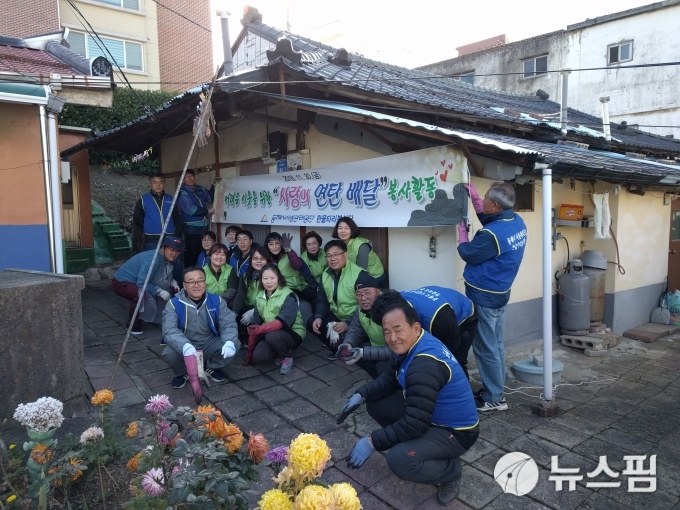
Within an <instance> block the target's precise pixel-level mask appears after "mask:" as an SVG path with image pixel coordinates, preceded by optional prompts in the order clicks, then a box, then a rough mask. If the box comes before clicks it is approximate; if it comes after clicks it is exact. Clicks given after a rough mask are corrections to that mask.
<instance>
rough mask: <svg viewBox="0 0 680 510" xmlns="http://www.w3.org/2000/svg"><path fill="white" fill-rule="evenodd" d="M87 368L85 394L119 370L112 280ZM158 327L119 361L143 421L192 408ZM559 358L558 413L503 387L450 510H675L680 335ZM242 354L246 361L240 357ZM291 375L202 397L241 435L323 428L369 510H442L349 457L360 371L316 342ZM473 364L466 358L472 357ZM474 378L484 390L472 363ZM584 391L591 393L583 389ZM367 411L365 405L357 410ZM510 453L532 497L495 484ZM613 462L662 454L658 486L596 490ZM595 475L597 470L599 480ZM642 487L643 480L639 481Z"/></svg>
mask: <svg viewBox="0 0 680 510" xmlns="http://www.w3.org/2000/svg"><path fill="white" fill-rule="evenodd" d="M82 301H83V320H84V338H83V342H84V352H85V372H86V374H87V378H88V381H89V383H88V385H89V387H88V390H87V391H88V392H90V393H89V394H90V395H91V391H92V390H93V389H95V390H96V389H101V388H105V387H107V386H108V384H109V378H110V375H111V372H112V369H113V366H114V364H115V362H116V359H117V357H118V354H119V352H120V348H121V346H122V342H123V339H124V337H125V329H124V325H125V323H126V322H127V314H128V302H126V301H124V300H123V299H122V298H119V297H118V296H116V295H114V294H113V292H112V291H111V288H110V281H106V280H104V281H98V282H97V281H95V282H88V283H87V287H86V289H85V290H84V291H83V293H82ZM159 339H160V327H159V326H154V325H148V324H147V325H145V331H144V334H143V335H140V336H131V337H130V340H129V342H128V344H127V347H126V349H125V353H124V355H123V363H122V364H121V366H120V368H119V369H118V371H117V374H116V377H115V378H114V380H113V384H112V388H111V389H113V390H114V391H115V394H116V398H115V400H114V404H115V405H116V406H117V410H118V411H119V412H120V413H122V415H123V417H124V419H136V418H139V417H140V416H142V415H143V414H144V413H143V405H144V402H145V400H146V399H147V398H148V397H149V396H151V395H155V394H157V393H165V394H167V395H169V396H170V399H171V401H172V402H173V404H175V405H189V406H193V405H194V403H193V396H192V395H191V389H190V387H189V385H186V386H185V387H184V388H182V389H181V390H173V389H172V388H170V380H171V379H172V372H171V370H170V369H169V368H168V367H167V365H166V364H165V362H164V361H163V359H162V358H161V356H160V354H161V351H162V348H161V347H160V345H159ZM532 347H535V344H534V345H531V346H525V347H524V352H521V351H518V352H514V353H509V355H508V357H509V359H508V365H510V364H511V361H512V360H514V359H521V358H527V357H530V356H529V355H528V353H529V352H530V351H531V348H532ZM554 350H555V353H554V354H555V357H556V358H558V359H560V361H562V362H563V363H564V364H565V370H564V372H563V374H562V381H561V382H560V383H559V386H558V387H557V389H556V391H555V396H556V402H557V404H558V405H559V406H560V412H559V413H558V415H557V416H556V417H554V418H550V419H546V418H540V417H538V416H536V415H534V414H532V412H531V410H530V405H531V404H532V403H535V402H537V401H538V398H539V395H540V393H541V391H542V390H541V389H540V388H528V387H527V385H523V386H522V385H521V383H519V382H517V381H514V380H513V379H511V378H509V379H508V381H507V387H506V389H507V394H506V397H507V400H508V403H509V405H510V408H509V409H508V410H507V411H505V412H498V411H496V412H492V413H491V414H490V415H489V414H485V415H482V416H480V420H481V424H480V431H481V432H480V437H479V440H478V441H477V443H476V444H475V445H474V446H473V447H472V448H471V449H470V450H469V451H468V452H467V453H466V454H465V456H464V457H463V460H464V468H463V481H462V487H461V491H460V495H459V499H458V500H457V501H456V502H454V503H453V504H452V505H451V506H450V507H449V508H455V509H467V508H475V509H481V508H484V509H501V508H503V509H506V508H507V509H515V508H523V509H529V510H534V509H541V508H555V509H560V510H568V509H577V508H578V509H609V508H611V509H626V508H633V509H637V508H643V507H644V508H645V509H647V510H652V509H665V508H673V509H680V502H679V497H680V469H679V467H680V427H679V426H678V425H679V424H680V405H678V402H679V401H680V334H679V333H676V334H671V335H669V336H666V337H664V338H662V339H660V340H658V341H656V342H654V343H640V342H637V341H633V340H629V339H625V338H624V339H623V340H622V342H621V344H619V345H618V346H617V347H616V348H614V349H612V350H610V352H609V353H608V355H607V356H605V357H586V356H584V355H583V354H582V352H581V351H580V350H577V349H571V348H568V347H563V346H560V345H559V344H555V345H554ZM244 352H245V351H244V349H242V350H241V352H240V353H239V357H240V358H242V357H243V354H244ZM294 354H295V369H294V370H293V372H292V373H291V374H289V375H287V376H281V375H279V372H278V368H277V367H275V366H274V364H273V363H267V364H263V365H258V366H248V367H245V366H242V364H241V363H240V359H239V360H235V363H234V364H233V365H231V366H230V367H229V368H228V369H227V373H228V377H229V381H228V382H226V383H223V384H221V385H219V386H217V385H212V387H211V388H210V389H207V390H206V391H205V393H204V396H205V397H206V398H207V399H208V400H209V401H210V402H212V403H214V404H215V405H216V406H217V407H218V408H219V409H220V410H221V411H222V412H223V413H224V414H225V415H226V416H227V417H229V418H230V419H231V420H233V421H235V422H236V423H237V424H238V425H239V426H240V427H241V428H242V429H243V430H244V431H245V432H250V431H253V432H262V433H264V434H265V436H266V437H267V439H268V441H269V444H270V445H272V446H278V445H281V444H288V443H289V442H290V440H291V439H292V438H293V437H295V436H296V435H297V434H298V433H300V432H315V433H317V434H319V435H320V436H321V437H322V438H324V439H325V440H326V441H327V442H328V444H329V446H330V447H331V448H332V451H333V453H332V455H333V457H332V458H333V462H332V463H331V464H330V465H329V468H328V469H327V470H326V471H325V473H324V479H325V480H326V481H327V482H330V483H335V482H336V481H349V482H351V483H352V484H353V485H354V487H355V488H356V489H357V492H359V493H360V498H361V501H362V504H363V507H364V509H366V510H382V509H390V508H392V509H399V510H410V509H423V510H427V509H433V508H441V507H440V506H439V505H438V504H437V502H436V499H435V495H436V488H435V487H430V486H423V485H416V484H412V483H407V482H403V481H401V480H399V479H397V478H396V477H395V476H394V475H392V474H391V472H390V471H389V469H388V468H387V465H386V463H385V458H384V456H383V455H382V454H380V453H376V454H374V455H373V456H372V457H371V458H370V459H369V461H368V462H367V463H366V464H365V465H364V466H363V467H362V468H361V469H358V470H350V469H348V468H347V467H346V464H345V462H343V461H342V459H343V458H344V457H345V456H346V455H347V454H348V453H349V451H350V450H351V448H352V447H353V445H354V444H355V442H356V441H357V440H358V439H359V438H360V437H362V436H363V435H366V434H367V433H369V432H370V431H371V430H373V429H374V428H376V425H375V423H374V422H372V420H371V419H370V417H369V416H368V415H367V413H366V412H365V410H362V411H361V412H355V413H354V414H353V415H351V416H350V417H349V418H348V419H347V421H346V422H345V424H343V425H336V423H335V417H336V415H337V413H338V412H339V411H340V409H341V408H342V406H343V404H344V402H345V400H346V399H347V398H348V397H349V396H350V395H351V394H352V393H353V391H354V389H355V388H357V387H358V386H360V385H361V384H363V383H364V382H365V381H367V380H369V378H368V377H367V376H366V375H365V373H364V372H363V371H362V370H361V369H358V368H357V367H356V366H347V365H343V364H341V363H340V362H337V361H336V362H330V361H328V360H327V359H326V357H325V352H324V350H323V346H322V345H321V343H320V342H319V341H318V340H315V339H314V338H313V337H310V336H308V337H307V338H306V339H305V341H304V342H303V344H302V346H301V347H300V348H299V349H297V350H296V351H295V353H294ZM470 356H471V358H473V356H472V354H471V355H470ZM471 368H472V370H471V376H472V377H473V379H476V381H474V382H473V387H475V388H476V387H478V386H479V382H478V376H477V372H476V370H475V367H474V363H472V367H471ZM579 383H583V384H579ZM362 409H363V408H362ZM508 452H523V453H525V454H528V455H530V456H531V457H532V458H533V459H534V460H535V462H536V464H537V465H538V471H539V480H538V484H537V485H536V487H535V488H534V489H533V490H532V491H531V492H530V493H529V494H527V495H525V496H522V497H518V496H515V495H513V494H506V493H503V491H502V490H501V487H500V485H499V484H498V483H496V482H495V480H494V477H493V473H494V466H495V464H496V462H497V461H498V460H499V459H500V458H501V457H502V456H503V455H505V454H506V453H508ZM553 455H557V456H559V457H558V458H559V467H560V468H578V469H579V470H580V471H579V474H580V475H583V479H581V480H580V481H578V482H576V484H575V487H574V490H572V491H569V490H567V489H568V485H567V483H566V482H565V484H564V488H563V490H561V491H557V490H556V483H555V482H552V481H550V480H549V479H548V477H549V476H550V471H551V469H550V465H551V456H553ZM604 455H606V456H607V461H608V464H609V467H610V468H611V469H612V470H613V471H614V472H617V473H618V472H621V471H623V470H624V469H626V467H627V462H626V461H624V459H623V457H624V456H627V455H643V456H647V458H646V459H645V461H644V468H645V469H647V468H648V467H649V456H651V455H657V458H656V462H657V464H656V477H655V480H656V491H655V492H651V493H650V492H647V493H642V492H634V493H630V492H628V478H629V477H628V476H627V475H625V474H621V475H620V476H619V477H618V478H617V479H614V481H621V486H620V487H619V488H610V487H600V488H597V487H592V485H591V486H588V485H589V484H592V482H593V480H595V481H611V480H612V479H610V478H608V477H607V476H605V475H602V474H601V475H599V476H596V477H595V478H589V477H587V476H586V472H592V471H593V470H594V469H595V468H596V467H597V465H598V459H599V458H600V456H604ZM261 469H262V478H263V479H262V481H261V482H259V483H258V484H256V485H255V486H254V487H253V489H251V494H250V500H251V502H252V504H251V507H252V508H255V507H256V505H257V503H256V502H257V500H258V498H259V495H260V494H262V492H264V491H265V490H267V489H269V488H271V487H272V483H271V481H270V477H271V470H270V469H269V468H261ZM593 476H595V475H593ZM638 485H639V486H640V487H648V486H649V483H641V482H639V483H638Z"/></svg>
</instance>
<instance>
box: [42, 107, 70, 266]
mask: <svg viewBox="0 0 680 510" xmlns="http://www.w3.org/2000/svg"><path fill="white" fill-rule="evenodd" d="M55 98H58V99H59V100H58V101H56V100H55V101H54V102H52V101H50V102H48V103H47V106H46V109H47V112H48V113H47V135H48V144H49V153H50V164H49V169H50V183H51V186H50V193H51V195H52V201H51V202H52V221H53V223H54V226H53V230H54V261H55V268H54V272H55V273H60V274H63V273H64V247H63V246H64V236H63V232H62V226H61V182H60V179H59V171H60V169H61V160H60V158H59V145H58V140H59V136H58V134H57V115H56V114H57V113H59V112H60V111H61V109H62V108H63V106H64V102H65V101H64V100H63V99H62V98H60V97H58V96H55Z"/></svg>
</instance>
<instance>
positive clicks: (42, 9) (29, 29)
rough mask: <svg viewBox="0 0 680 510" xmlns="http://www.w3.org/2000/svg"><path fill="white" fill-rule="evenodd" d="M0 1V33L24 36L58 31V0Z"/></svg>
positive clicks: (9, 35) (10, 35)
mask: <svg viewBox="0 0 680 510" xmlns="http://www.w3.org/2000/svg"><path fill="white" fill-rule="evenodd" d="M0 3H2V12H3V15H2V16H0V35H4V36H7V37H19V38H24V37H28V36H29V35H38V34H47V33H50V32H57V31H59V15H58V14H59V11H58V7H59V5H58V0H31V1H30V2H29V1H27V0H2V2H0ZM8 13H9V15H8Z"/></svg>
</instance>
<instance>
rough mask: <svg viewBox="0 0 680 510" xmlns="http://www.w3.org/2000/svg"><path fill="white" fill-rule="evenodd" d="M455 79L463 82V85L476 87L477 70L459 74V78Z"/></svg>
mask: <svg viewBox="0 0 680 510" xmlns="http://www.w3.org/2000/svg"><path fill="white" fill-rule="evenodd" d="M464 78H466V79H464ZM455 79H456V80H458V81H460V82H462V83H467V84H468V85H474V84H475V70H474V69H473V70H472V71H465V72H464V73H459V74H458V76H456V78H455ZM468 80H469V81H468Z"/></svg>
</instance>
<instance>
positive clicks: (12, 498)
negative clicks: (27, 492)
mask: <svg viewBox="0 0 680 510" xmlns="http://www.w3.org/2000/svg"><path fill="white" fill-rule="evenodd" d="M15 499H17V495H16V494H12V495H11V496H10V497H9V498H7V499H6V500H5V501H7V502H8V503H11V502H12V501H14V500H15Z"/></svg>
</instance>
